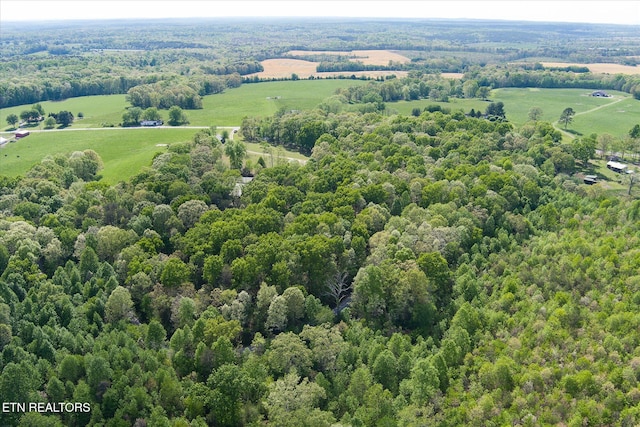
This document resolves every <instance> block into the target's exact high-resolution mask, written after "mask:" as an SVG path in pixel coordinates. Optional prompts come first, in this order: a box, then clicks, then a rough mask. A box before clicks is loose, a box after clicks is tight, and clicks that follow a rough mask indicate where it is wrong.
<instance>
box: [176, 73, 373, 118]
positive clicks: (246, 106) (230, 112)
mask: <svg viewBox="0 0 640 427" xmlns="http://www.w3.org/2000/svg"><path fill="white" fill-rule="evenodd" d="M361 84H366V81H365V80H351V79H326V80H324V79H323V80H296V81H275V82H261V83H247V84H243V85H242V86H240V87H239V88H236V89H229V90H226V91H225V92H223V93H220V94H217V95H208V96H205V97H204V98H203V100H202V104H203V107H204V108H203V109H202V110H189V111H186V114H187V117H188V118H189V121H190V124H191V125H194V126H240V124H241V123H242V118H243V117H246V116H248V117H252V116H253V117H266V116H271V115H273V114H274V113H275V112H276V111H278V110H280V109H281V108H284V109H285V110H308V109H311V108H314V107H316V106H317V105H318V104H320V103H321V102H322V101H324V100H325V99H326V98H328V97H330V96H331V95H333V94H334V93H335V91H336V90H337V89H338V88H341V87H348V86H355V85H361Z"/></svg>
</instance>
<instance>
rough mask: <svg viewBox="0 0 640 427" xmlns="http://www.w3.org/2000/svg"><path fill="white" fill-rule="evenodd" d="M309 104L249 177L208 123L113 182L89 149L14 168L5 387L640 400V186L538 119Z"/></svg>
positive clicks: (191, 417) (403, 405)
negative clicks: (579, 160)
mask: <svg viewBox="0 0 640 427" xmlns="http://www.w3.org/2000/svg"><path fill="white" fill-rule="evenodd" d="M298 114H300V113H298ZM299 118H300V117H299ZM304 118H307V119H308V120H319V121H320V123H322V125H323V134H322V135H321V136H320V137H319V138H318V140H317V142H316V144H315V147H314V148H313V154H312V157H311V160H310V161H309V162H307V164H306V165H304V166H300V165H297V166H296V165H292V164H287V165H280V166H278V165H274V166H273V167H267V168H262V169H258V170H256V171H255V172H256V175H255V179H254V180H253V181H252V182H251V183H249V184H247V185H246V186H245V188H244V190H243V192H242V198H240V199H238V198H233V197H231V196H230V192H231V189H232V188H233V186H234V185H235V182H236V179H237V177H238V176H239V175H238V172H237V171H234V170H228V169H227V167H226V166H225V165H224V163H222V161H221V147H220V146H219V143H218V142H217V140H216V139H215V138H212V136H211V135H210V134H209V133H208V132H207V131H203V132H200V133H199V134H197V135H196V137H194V139H193V141H192V142H190V143H187V144H182V145H180V144H178V145H175V146H172V147H170V150H169V152H167V153H165V154H162V155H160V156H158V157H156V158H155V159H154V161H153V165H152V167H150V168H148V169H146V170H144V171H143V172H141V173H139V174H137V175H136V176H134V177H133V178H132V179H131V180H129V181H127V182H121V183H120V184H118V185H116V186H108V185H106V184H100V183H96V182H93V181H92V179H93V177H94V176H95V174H96V173H98V172H99V168H100V163H101V162H100V159H99V157H97V156H96V155H95V153H94V152H92V151H85V152H84V153H82V152H79V153H74V154H72V155H70V156H55V157H53V158H52V159H50V160H48V161H45V162H43V163H41V164H40V165H38V166H37V167H35V168H33V169H32V170H31V171H30V172H29V173H28V174H26V176H25V177H24V178H19V179H9V178H4V179H3V183H2V189H3V190H2V195H1V196H0V215H1V218H0V241H1V245H0V271H1V272H2V273H1V276H0V298H1V299H2V303H1V304H0V313H1V314H2V317H0V322H1V323H0V331H1V332H2V334H1V335H0V338H1V340H0V346H1V351H2V352H1V359H0V363H1V364H2V376H1V377H0V395H2V396H3V398H4V399H6V400H8V401H10V402H45V403H46V402H49V403H55V402H86V403H88V404H90V411H89V412H84V411H72V412H70V413H67V412H65V413H62V414H54V413H46V414H42V413H34V412H31V413H27V414H22V413H20V412H19V411H18V412H15V411H14V412H11V413H3V414H2V417H3V418H2V423H4V424H10V425H11V424H17V423H18V422H19V423H20V425H52V426H53V425H66V426H68V425H78V426H80V425H88V424H90V425H103V423H104V425H144V424H145V423H146V424H147V425H202V426H204V425H258V424H261V423H265V422H266V423H267V424H268V425H292V426H294V425H295V426H298V425H331V424H332V423H335V422H340V423H341V424H342V425H415V424H422V423H424V422H428V423H430V424H436V425H442V426H447V425H450V426H453V425H479V424H483V425H504V424H520V425H536V424H544V425H547V424H568V425H582V424H583V421H584V420H588V422H589V423H590V424H593V425H609V424H623V425H629V424H634V423H637V422H640V414H639V413H638V411H637V402H638V396H640V389H639V388H638V378H640V377H639V375H640V372H638V369H639V368H638V367H639V366H640V365H638V360H637V359H638V355H637V354H636V350H635V349H636V348H637V347H638V342H639V340H640V335H639V334H638V328H637V327H636V322H637V320H636V317H637V314H636V312H637V311H638V308H639V307H638V304H640V300H639V299H638V292H639V289H638V286H640V276H638V271H640V258H639V255H640V252H639V251H638V248H639V247H640V242H639V241H638V236H640V233H639V232H640V230H639V229H638V226H639V224H640V221H639V219H640V200H638V192H637V188H636V189H634V192H633V193H632V197H626V196H615V197H613V196H608V195H607V193H606V192H605V191H603V190H602V189H600V188H599V186H598V185H596V186H591V187H589V186H586V185H584V184H582V183H581V181H579V180H577V179H576V178H573V177H570V176H569V175H566V174H565V173H564V172H563V168H566V167H567V162H568V161H569V160H570V161H571V162H573V161H574V159H573V157H572V155H571V154H569V153H568V152H566V151H564V149H563V147H562V146H557V145H554V143H553V141H552V139H550V135H549V134H548V133H547V132H549V127H550V125H549V124H548V123H546V124H545V123H544V122H541V123H540V124H539V125H538V126H536V128H535V131H534V132H533V133H530V134H524V133H522V132H521V131H520V130H518V129H511V128H510V126H506V124H505V123H500V122H490V121H488V120H485V119H476V118H468V117H466V118H465V117H460V116H459V115H456V114H453V115H451V114H445V113H443V112H441V111H435V112H427V111H425V112H423V113H422V114H420V115H419V116H417V117H409V116H383V115H381V114H379V113H364V114H363V113H357V112H349V113H337V114H336V113H329V112H327V113H324V114H323V115H322V116H318V112H314V113H313V114H311V113H307V114H306V115H304V114H303V117H302V118H300V119H304ZM286 119H288V116H287V115H285V116H282V117H280V119H279V120H280V122H278V123H281V124H282V125H284V123H285V122H284V120H286ZM274 120H275V118H274ZM309 123H311V122H309ZM425 130H428V132H429V133H425ZM567 156H568V157H567ZM34 367H35V369H34ZM427 420H428V421H427Z"/></svg>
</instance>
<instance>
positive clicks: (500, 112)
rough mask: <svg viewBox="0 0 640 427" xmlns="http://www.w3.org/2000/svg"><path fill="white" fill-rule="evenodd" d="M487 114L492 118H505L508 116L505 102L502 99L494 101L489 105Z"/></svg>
mask: <svg viewBox="0 0 640 427" xmlns="http://www.w3.org/2000/svg"><path fill="white" fill-rule="evenodd" d="M485 114H486V115H487V117H489V118H490V119H491V118H497V119H504V118H505V117H506V116H505V113H504V103H503V102H502V101H498V102H492V103H491V104H489V106H488V107H487V109H486V111H485Z"/></svg>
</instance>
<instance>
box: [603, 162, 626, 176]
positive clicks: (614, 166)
mask: <svg viewBox="0 0 640 427" xmlns="http://www.w3.org/2000/svg"><path fill="white" fill-rule="evenodd" d="M607 169H610V170H612V171H614V172H618V173H625V172H626V171H627V165H625V164H624V163H620V162H614V161H613V160H611V161H609V162H607Z"/></svg>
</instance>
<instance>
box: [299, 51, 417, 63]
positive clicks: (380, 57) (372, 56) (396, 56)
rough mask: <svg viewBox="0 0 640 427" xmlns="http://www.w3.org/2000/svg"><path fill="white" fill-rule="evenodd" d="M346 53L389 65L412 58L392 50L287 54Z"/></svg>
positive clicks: (324, 53) (365, 61) (364, 59)
mask: <svg viewBox="0 0 640 427" xmlns="http://www.w3.org/2000/svg"><path fill="white" fill-rule="evenodd" d="M319 54H322V55H344V56H349V55H350V56H353V58H352V59H351V60H352V61H359V62H362V63H363V64H367V65H387V64H389V61H394V62H401V63H407V62H411V59H409V58H407V57H406V56H404V55H402V54H400V53H397V52H392V51H390V50H350V51H333V50H290V51H289V52H287V55H293V56H302V55H319Z"/></svg>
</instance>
